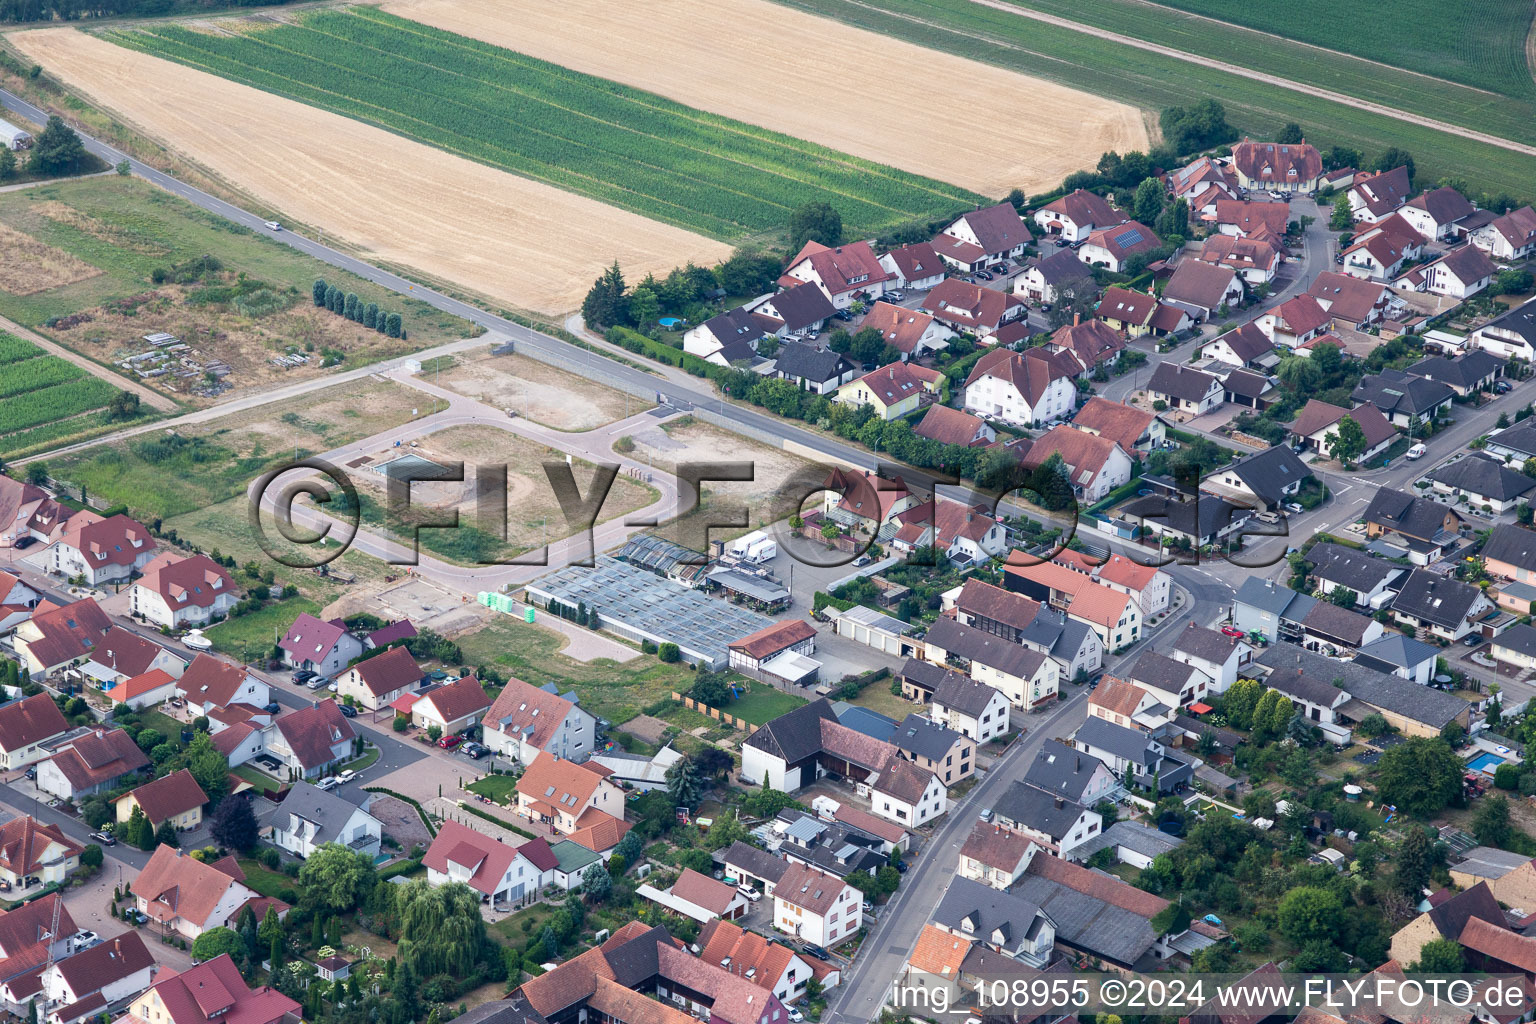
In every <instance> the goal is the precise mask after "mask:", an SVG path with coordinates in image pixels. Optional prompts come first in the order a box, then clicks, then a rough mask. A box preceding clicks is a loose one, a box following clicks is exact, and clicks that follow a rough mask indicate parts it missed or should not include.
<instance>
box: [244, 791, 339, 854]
mask: <svg viewBox="0 0 1536 1024" xmlns="http://www.w3.org/2000/svg"><path fill="white" fill-rule="evenodd" d="M356 810H357V805H356V804H353V803H348V802H347V801H346V800H343V799H342V798H341V797H339V796H337V795H336V794H334V793H331V792H329V791H327V790H323V789H319V788H317V787H315V786H311V785H310V784H309V783H307V782H295V783H294V784H293V788H292V789H290V790H289V791H288V796H287V797H286V798H284V800H283V802H282V803H280V804H278V805H277V806H276V807H273V808H272V809H271V810H270V811H267V812H266V813H265V814H264V815H262V819H261V824H262V826H264V827H271V828H275V829H277V830H278V831H281V832H291V831H293V827H294V821H293V819H294V817H295V816H297V817H300V818H303V819H304V820H305V821H309V822H313V823H314V824H315V825H316V826H317V832H316V833H315V836H314V839H313V840H311V841H312V842H313V843H314V844H315V845H316V846H318V845H320V844H321V843H331V842H335V841H336V840H337V839H338V838H339V837H340V835H341V830H342V829H343V828H346V826H347V821H348V820H349V819H350V818H351V817H352V815H353V813H354V812H356Z"/></svg>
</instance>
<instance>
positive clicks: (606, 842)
mask: <svg viewBox="0 0 1536 1024" xmlns="http://www.w3.org/2000/svg"><path fill="white" fill-rule="evenodd" d="M633 827H634V826H633V825H631V824H630V823H629V822H627V821H625V820H624V819H623V818H615V817H614V816H613V815H611V814H609V813H608V812H607V811H600V810H598V809H597V808H596V807H588V808H587V809H586V810H584V811H582V812H581V816H580V817H578V818H577V819H576V831H574V832H572V833H571V834H570V835H568V836H566V838H567V839H569V840H570V841H571V842H573V843H578V844H580V845H581V846H585V847H586V848H587V849H589V850H591V851H592V852H593V853H607V852H608V851H609V850H611V849H613V848H614V847H615V846H618V845H619V840H621V839H623V838H624V836H625V834H626V833H628V832H629V830H630V829H631V828H633Z"/></svg>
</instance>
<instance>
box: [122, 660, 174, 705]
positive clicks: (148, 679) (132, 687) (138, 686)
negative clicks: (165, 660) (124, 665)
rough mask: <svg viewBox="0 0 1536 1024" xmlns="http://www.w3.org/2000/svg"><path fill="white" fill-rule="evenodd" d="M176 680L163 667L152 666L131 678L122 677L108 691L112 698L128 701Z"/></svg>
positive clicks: (123, 701)
mask: <svg viewBox="0 0 1536 1024" xmlns="http://www.w3.org/2000/svg"><path fill="white" fill-rule="evenodd" d="M175 682H176V679H175V677H173V676H172V675H171V674H170V673H169V672H167V671H166V670H165V669H163V668H152V669H150V670H149V671H148V672H143V673H140V674H139V675H136V676H134V677H133V678H132V679H124V680H123V681H122V682H120V683H118V684H117V685H116V686H114V687H112V689H111V690H109V691H108V693H109V695H110V696H111V697H112V699H113V700H115V701H119V702H121V703H125V704H126V703H128V702H129V701H131V700H133V699H134V698H135V697H142V696H143V695H144V694H146V693H154V692H155V691H156V690H159V689H161V688H162V687H166V686H171V685H172V684H174V683H175Z"/></svg>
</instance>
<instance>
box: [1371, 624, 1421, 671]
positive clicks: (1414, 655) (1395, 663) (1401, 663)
mask: <svg viewBox="0 0 1536 1024" xmlns="http://www.w3.org/2000/svg"><path fill="white" fill-rule="evenodd" d="M1439 654H1440V648H1438V647H1436V646H1434V645H1433V644H1427V643H1425V642H1424V641H1422V640H1415V639H1414V638H1413V637H1411V636H1404V635H1403V634H1402V633H1398V632H1395V631H1394V632H1391V633H1388V634H1386V635H1385V636H1383V637H1382V638H1381V639H1380V640H1372V641H1371V642H1370V643H1368V644H1366V645H1365V646H1364V647H1362V648H1360V649H1359V650H1358V651H1356V652H1355V660H1356V661H1359V660H1360V659H1361V658H1365V659H1368V663H1379V664H1370V667H1371V668H1374V669H1376V671H1378V672H1388V671H1389V670H1388V669H1385V668H1382V667H1381V665H1387V666H1390V667H1391V668H1412V667H1413V666H1415V665H1418V664H1420V663H1421V662H1423V661H1425V660H1427V659H1431V658H1435V657H1437V656H1439Z"/></svg>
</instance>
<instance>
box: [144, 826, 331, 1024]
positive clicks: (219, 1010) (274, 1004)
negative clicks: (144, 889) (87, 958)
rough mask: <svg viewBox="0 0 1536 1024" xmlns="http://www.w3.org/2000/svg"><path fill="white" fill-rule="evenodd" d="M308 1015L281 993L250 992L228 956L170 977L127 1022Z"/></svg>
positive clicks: (267, 1021)
mask: <svg viewBox="0 0 1536 1024" xmlns="http://www.w3.org/2000/svg"><path fill="white" fill-rule="evenodd" d="M160 849H162V850H164V849H166V847H161V848H160ZM156 852H159V851H156ZM140 877H141V878H142V877H143V876H142V875H141V876H140ZM302 1014H303V1007H302V1006H300V1005H299V1004H298V1003H296V1002H294V1001H293V1000H292V999H289V998H288V997H287V996H285V995H283V994H282V993H281V992H279V991H277V989H275V988H271V987H270V986H267V985H263V986H262V987H261V988H259V989H254V990H253V989H251V988H248V987H247V986H246V984H245V980H244V979H243V978H241V977H240V969H239V968H238V967H236V966H235V962H234V961H233V960H231V959H230V958H229V954H228V953H222V954H220V955H219V956H218V957H216V958H214V959H212V960H209V961H208V962H207V963H202V964H197V965H196V966H194V967H191V968H189V969H187V970H185V971H182V972H181V973H179V974H178V973H175V972H168V975H167V976H164V977H162V978H161V979H160V980H159V981H158V982H156V983H155V985H154V986H153V987H152V988H150V990H149V991H148V992H145V993H144V994H143V995H141V996H139V997H138V998H137V999H135V1000H134V1001H133V1003H132V1004H130V1007H129V1011H128V1017H127V1019H128V1020H130V1021H134V1022H139V1021H143V1022H145V1024H148V1022H150V1021H154V1022H156V1024H219V1022H221V1021H235V1022H238V1024H300V1021H301V1019H302Z"/></svg>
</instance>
